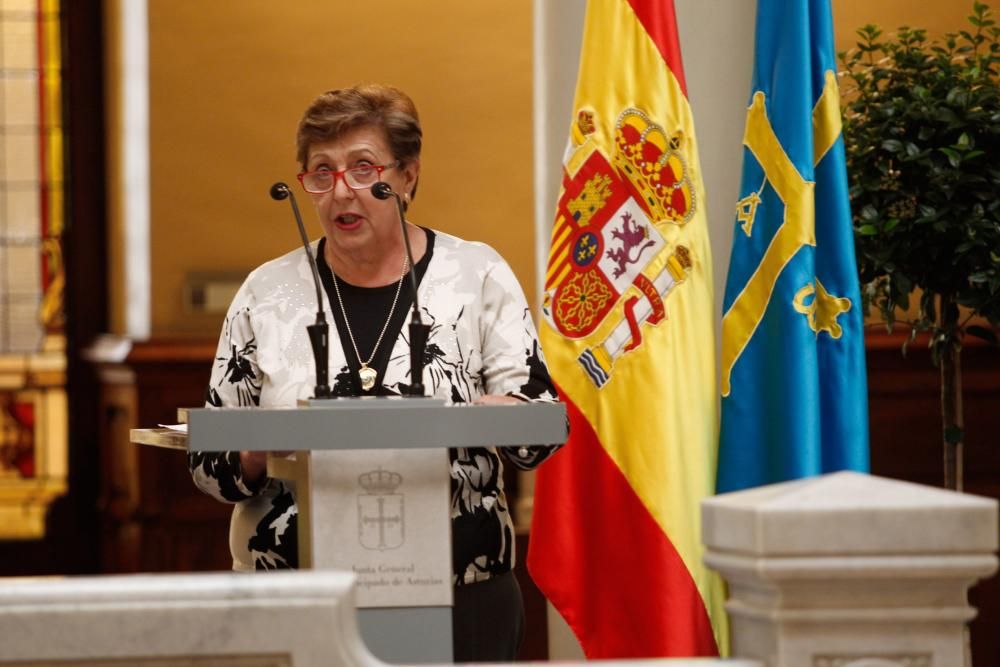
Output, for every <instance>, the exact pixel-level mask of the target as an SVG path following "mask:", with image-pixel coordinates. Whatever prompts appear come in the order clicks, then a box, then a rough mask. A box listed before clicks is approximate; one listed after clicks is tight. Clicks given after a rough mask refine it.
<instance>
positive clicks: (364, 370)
mask: <svg viewBox="0 0 1000 667" xmlns="http://www.w3.org/2000/svg"><path fill="white" fill-rule="evenodd" d="M409 265H410V262H409V260H408V259H407V258H406V255H404V256H403V271H402V272H401V273H400V274H399V283H398V284H397V285H396V296H394V297H392V307H391V308H389V316H388V317H386V318H385V324H383V325H382V331H381V332H380V333H379V335H378V340H376V341H375V347H373V348H372V353H371V355H370V356H369V357H368V361H361V353H360V352H358V344H357V343H355V342H354V334H353V333H352V332H351V323H350V322H349V321H348V320H347V311H346V310H345V309H344V300H343V299H342V298H340V288H339V287H337V274H336V273H334V272H333V270H331V271H330V273H333V291H334V293H336V295H337V303H338V304H339V305H340V314H341V315H343V316H344V326H346V327H347V338H348V339H350V341H351V347H353V348H354V355H355V356H356V357H357V358H358V362H360V363H361V368H359V369H358V377H359V378H361V388H362V389H363V390H365V391H368V390H370V389H371V388H372V387H374V386H375V380H377V379H378V371H376V370H375V369H374V368H372V367H371V366H369V365H368V364H370V363H371V362H372V359H374V358H375V353H376V352H378V346H379V345H380V344H381V343H382V337H383V336H385V331H386V329H388V328H389V322H391V321H392V314H393V313H394V312H396V303H397V302H398V301H399V293H400V292H401V291H402V290H403V278H405V277H406V269H407V268H408V267H409Z"/></svg>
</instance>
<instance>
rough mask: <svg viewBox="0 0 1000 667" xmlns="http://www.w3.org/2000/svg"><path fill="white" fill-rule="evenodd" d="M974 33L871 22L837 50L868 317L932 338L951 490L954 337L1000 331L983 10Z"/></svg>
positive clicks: (997, 89) (993, 42)
mask: <svg viewBox="0 0 1000 667" xmlns="http://www.w3.org/2000/svg"><path fill="white" fill-rule="evenodd" d="M969 23H970V27H969V29H966V30H961V31H959V32H957V33H949V34H947V35H946V36H945V38H944V39H943V40H940V41H929V40H928V38H927V34H926V30H922V29H916V28H907V27H903V28H900V29H899V30H898V31H897V32H896V34H895V36H892V37H884V36H883V33H882V31H881V30H879V29H878V28H877V27H876V26H873V25H867V26H865V27H863V28H861V29H860V30H858V36H859V37H860V41H859V42H858V43H857V47H856V48H854V49H852V50H850V51H848V52H846V53H842V54H840V60H841V63H842V64H843V66H844V71H843V72H842V77H844V78H845V79H846V81H847V85H846V86H844V100H845V102H844V141H845V147H846V151H847V170H848V179H849V184H850V196H851V204H852V209H853V212H854V213H853V215H854V230H855V239H856V244H857V255H858V264H859V271H860V279H861V284H862V295H863V300H864V307H865V311H866V313H867V312H869V309H870V308H871V307H872V306H874V307H875V308H876V309H877V310H878V312H879V313H880V314H881V316H882V318H883V319H884V321H885V323H886V325H887V327H888V329H889V331H892V330H893V327H894V326H895V325H897V324H903V325H905V326H908V327H909V328H910V337H909V338H908V340H907V342H911V341H912V340H913V339H914V338H915V337H916V336H917V335H918V334H919V333H921V332H929V333H930V346H931V358H932V359H933V361H934V363H935V365H937V366H939V367H940V371H941V413H942V418H943V419H942V422H943V440H944V471H945V472H944V480H945V486H946V487H947V488H952V489H957V490H961V488H962V466H961V464H962V445H963V416H962V392H961V351H962V341H963V338H964V337H965V336H977V337H979V338H983V339H985V340H986V341H989V342H990V343H991V344H992V345H996V344H997V336H996V325H997V324H998V322H1000V78H998V66H1000V28H997V26H996V23H995V21H994V19H993V15H992V12H991V11H990V9H989V7H988V6H987V5H985V4H983V3H980V2H975V3H974V4H973V11H972V15H971V16H969ZM915 293H919V299H917V302H916V303H915V304H914V305H915V306H916V307H915V309H913V310H911V309H910V301H911V295H914V294H915ZM914 312H915V314H911V313H914ZM904 353H905V345H904Z"/></svg>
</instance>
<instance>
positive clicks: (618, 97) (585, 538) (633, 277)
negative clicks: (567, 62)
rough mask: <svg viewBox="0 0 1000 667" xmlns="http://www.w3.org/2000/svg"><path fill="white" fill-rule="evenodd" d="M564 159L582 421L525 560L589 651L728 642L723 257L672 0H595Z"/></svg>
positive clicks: (569, 393) (548, 340) (702, 649)
mask: <svg viewBox="0 0 1000 667" xmlns="http://www.w3.org/2000/svg"><path fill="white" fill-rule="evenodd" d="M563 168H564V177H563V183H562V191H561V194H560V197H559V202H558V205H557V210H556V215H555V225H554V228H553V230H552V247H551V251H550V255H549V264H548V271H547V275H546V284H545V293H544V297H543V298H544V301H543V306H542V314H543V318H544V321H543V324H542V326H541V331H540V335H541V340H542V346H543V347H544V350H545V355H546V357H547V359H548V361H549V365H550V369H551V371H552V375H553V377H554V378H555V381H556V383H557V385H558V386H559V390H560V394H561V396H562V399H563V400H564V401H565V402H566V403H567V407H568V411H569V415H570V422H571V424H570V428H571V432H570V439H569V442H568V444H567V446H566V447H565V448H564V449H563V451H561V452H560V453H559V454H558V455H557V456H555V457H553V459H552V460H551V461H549V462H548V463H546V465H544V466H542V468H541V469H540V470H539V473H538V479H537V484H536V490H535V511H534V520H533V523H532V528H531V543H530V547H529V553H528V569H529V570H530V572H531V575H532V577H533V578H534V579H535V581H536V582H537V583H538V586H539V588H541V590H542V592H543V593H544V594H545V595H546V597H547V598H548V599H549V600H550V601H551V602H552V603H553V605H555V607H556V608H557V609H558V610H559V612H560V613H561V614H562V616H563V617H564V618H565V619H566V621H567V622H568V623H569V625H570V627H571V628H572V629H573V631H574V632H575V633H576V636H577V638H578V639H579V640H580V643H581V644H582V646H583V649H584V651H585V652H586V654H587V655H588V657H591V658H632V657H652V656H702V655H708V656H711V655H717V654H718V653H719V651H720V649H722V650H725V649H724V647H722V646H721V644H722V640H721V638H722V637H725V636H726V631H725V627H724V624H725V614H724V611H723V606H722V605H723V594H722V586H721V582H720V580H719V579H718V578H717V576H716V575H714V574H713V573H711V572H710V571H709V570H707V569H706V567H705V566H704V565H703V563H702V561H701V556H702V546H701V533H700V524H699V512H698V503H699V501H700V500H701V499H702V498H704V497H705V496H708V495H711V494H712V492H713V489H714V486H715V468H716V448H717V435H718V423H717V419H718V410H717V396H718V395H717V393H716V391H717V385H716V377H717V376H716V370H715V368H716V366H715V344H714V335H713V319H714V318H713V313H712V311H713V300H712V257H711V252H710V250H709V242H708V230H707V228H706V218H705V208H704V202H705V197H704V191H703V187H702V177H701V171H700V166H699V163H698V150H697V144H696V142H695V133H694V125H693V123H692V119H691V108H690V106H689V105H688V100H687V96H686V90H685V82H684V73H683V68H682V65H681V58H680V48H679V44H678V40H677V28H676V22H675V18H674V5H673V2H672V0H591V1H590V3H589V5H588V7H587V16H586V22H585V28H584V38H583V47H582V54H581V58H580V71H579V77H578V80H577V88H576V97H575V101H574V116H573V118H572V124H571V127H570V138H569V142H568V145H567V148H566V153H565V156H564V163H563ZM713 625H714V628H713Z"/></svg>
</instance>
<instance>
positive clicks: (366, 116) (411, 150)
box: [295, 83, 423, 169]
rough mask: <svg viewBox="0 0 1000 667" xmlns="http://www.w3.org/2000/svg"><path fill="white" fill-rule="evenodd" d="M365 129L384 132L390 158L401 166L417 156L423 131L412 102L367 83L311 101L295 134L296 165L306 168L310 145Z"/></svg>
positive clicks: (389, 89) (395, 90)
mask: <svg viewBox="0 0 1000 667" xmlns="http://www.w3.org/2000/svg"><path fill="white" fill-rule="evenodd" d="M365 126H374V127H378V128H381V129H382V131H383V132H385V137H386V141H387V142H388V143H389V149H390V150H391V151H392V156H393V158H394V159H396V160H399V161H400V162H401V163H402V164H404V165H405V164H407V163H408V162H410V161H411V160H415V159H417V158H419V157H420V145H421V140H422V137H423V132H422V130H421V129H420V117H419V116H418V115H417V108H416V106H414V104H413V100H411V99H410V97H409V96H408V95H407V94H406V93H404V92H403V91H401V90H399V89H398V88H393V87H392V86H383V85H381V84H377V83H368V84H360V85H356V86H352V87H350V88H339V89H337V90H329V91H327V92H325V93H323V94H322V95H320V96H319V97H317V98H316V99H315V100H313V101H312V104H310V105H309V108H308V109H306V111H305V113H304V114H303V115H302V120H300V121H299V129H298V132H297V133H296V135H295V145H296V149H297V156H298V160H299V164H301V165H302V168H303V169H306V168H307V163H308V161H309V148H310V147H311V146H312V145H313V144H318V143H324V142H327V141H332V140H334V139H337V138H338V137H340V136H342V135H344V134H346V133H347V132H350V131H351V130H354V129H356V128H359V127H365Z"/></svg>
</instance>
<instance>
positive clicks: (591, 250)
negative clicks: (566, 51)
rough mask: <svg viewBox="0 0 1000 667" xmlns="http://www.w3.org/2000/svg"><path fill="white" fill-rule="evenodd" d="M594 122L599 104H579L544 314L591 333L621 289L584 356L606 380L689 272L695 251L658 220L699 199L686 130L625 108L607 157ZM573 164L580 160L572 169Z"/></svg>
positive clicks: (596, 376) (682, 214) (680, 219)
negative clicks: (672, 241)
mask: <svg viewBox="0 0 1000 667" xmlns="http://www.w3.org/2000/svg"><path fill="white" fill-rule="evenodd" d="M594 131H595V123H594V113H593V112H590V111H587V110H581V111H580V112H578V116H577V122H576V123H575V124H574V125H573V128H572V133H571V140H570V146H569V147H568V149H567V157H566V160H565V164H566V171H565V174H564V178H563V184H562V192H561V194H560V197H559V202H558V204H557V207H556V221H555V225H554V227H553V230H552V250H551V253H550V255H549V265H548V269H547V272H546V281H545V294H544V299H543V307H542V314H543V316H544V317H545V319H546V320H547V321H548V323H549V324H550V325H551V326H552V327H553V328H555V330H556V331H558V332H559V333H560V334H561V335H563V336H565V337H566V338H569V339H585V338H587V337H589V336H590V335H591V334H593V333H594V332H595V331H596V330H597V329H598V327H599V326H600V325H601V324H602V323H603V322H604V320H605V319H606V318H607V317H608V315H609V314H610V313H612V311H615V306H616V305H617V304H618V303H619V301H621V300H622V299H623V298H624V303H623V308H622V309H621V311H620V312H621V313H622V315H621V319H620V321H619V322H618V323H617V325H615V326H614V327H613V328H612V329H611V332H610V334H609V335H607V336H606V337H604V338H603V340H601V341H599V342H597V344H596V345H592V346H588V347H587V349H586V350H585V351H584V352H583V353H582V354H581V355H580V356H579V359H578V361H579V362H580V364H581V365H582V367H583V370H584V371H585V373H586V375H587V377H589V378H590V380H591V381H592V382H593V383H594V384H595V385H596V386H597V387H603V386H604V385H605V384H606V383H607V382H608V380H609V379H610V377H611V373H612V367H613V365H614V363H615V361H616V360H617V359H619V358H620V357H621V356H622V355H624V354H627V353H628V352H630V351H632V350H633V349H635V348H636V347H637V346H639V344H640V343H641V342H642V330H641V327H642V326H643V325H650V326H655V325H657V324H659V323H660V322H661V321H663V320H664V319H665V318H666V307H665V305H664V299H665V298H666V297H667V295H668V294H669V293H670V292H671V290H673V288H674V287H675V286H677V285H678V284H679V283H682V282H683V281H684V279H685V278H686V277H687V272H688V269H690V268H691V266H692V258H691V253H690V251H689V250H688V248H686V247H685V246H683V245H676V246H673V247H668V243H667V241H666V240H665V239H664V237H663V235H662V234H661V233H660V232H659V231H658V230H657V227H658V226H662V225H664V224H675V225H683V224H684V223H686V222H688V221H689V220H690V219H691V217H692V216H693V215H694V211H695V206H696V202H695V197H694V188H693V187H692V182H691V178H690V174H689V173H688V167H687V160H686V159H685V156H684V153H683V152H682V149H683V147H684V137H683V134H682V133H681V132H679V131H678V132H676V133H673V134H670V135H668V134H667V132H666V131H665V130H664V129H663V128H662V127H661V126H659V125H657V124H656V123H653V122H652V121H651V120H650V118H649V117H648V116H647V115H646V114H645V113H643V112H642V111H640V110H638V109H626V110H625V111H623V112H622V113H621V114H620V115H619V117H618V120H617V122H616V124H615V132H614V151H613V154H612V156H611V158H610V161H609V160H608V158H607V157H606V156H605V155H604V154H603V153H602V151H601V150H600V149H599V148H597V147H596V146H594V145H593V142H591V141H590V135H592V134H593V132H594ZM571 164H573V165H578V167H577V168H576V169H575V171H573V172H572V173H571V168H570V165H571ZM664 253H666V257H665V261H664ZM616 312H618V311H616Z"/></svg>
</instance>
